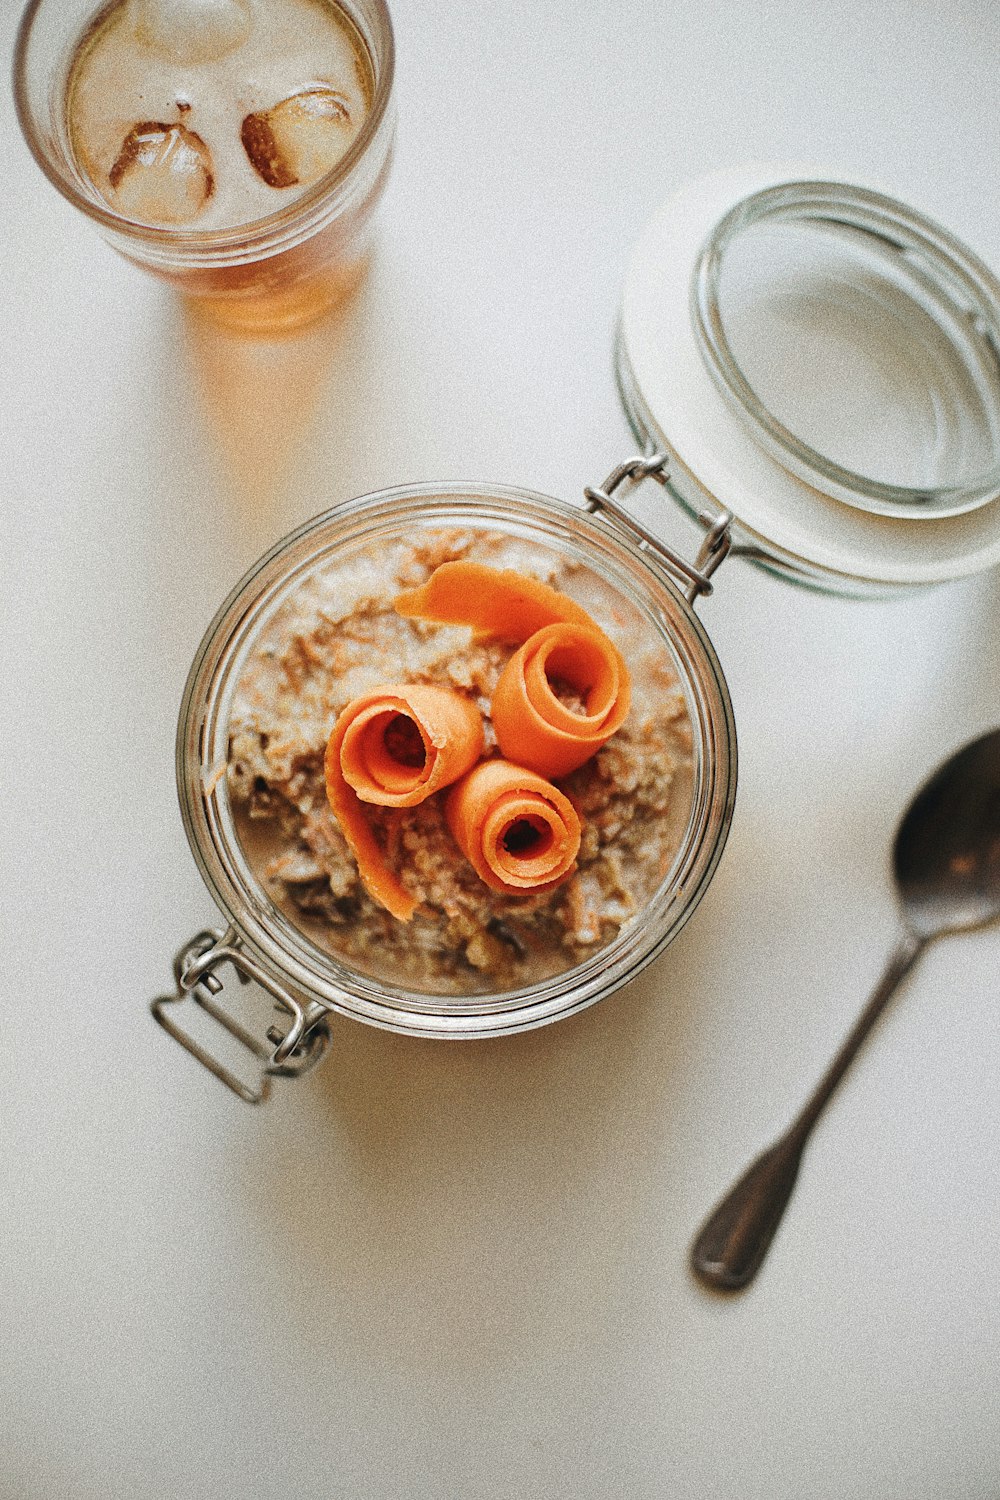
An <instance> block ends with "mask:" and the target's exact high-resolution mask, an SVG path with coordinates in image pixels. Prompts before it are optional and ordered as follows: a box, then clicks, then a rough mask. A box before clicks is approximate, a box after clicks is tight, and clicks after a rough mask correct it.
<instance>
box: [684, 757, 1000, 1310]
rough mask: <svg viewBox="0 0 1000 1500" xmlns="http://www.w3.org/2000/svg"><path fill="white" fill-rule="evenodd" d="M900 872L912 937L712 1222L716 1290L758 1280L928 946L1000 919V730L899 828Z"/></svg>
mask: <svg viewBox="0 0 1000 1500" xmlns="http://www.w3.org/2000/svg"><path fill="white" fill-rule="evenodd" d="M893 870H894V874H895V877H896V886H897V889H898V894H899V901H900V914H901V917H902V929H903V930H902V933H901V934H900V938H899V942H898V943H897V945H896V949H895V951H894V953H893V955H892V957H891V958H890V960H889V964H888V967H887V968H886V971H885V973H884V974H883V976H882V978H881V980H880V981H879V983H878V985H877V986H876V989H875V992H874V994H873V995H872V997H871V999H870V1000H869V1001H868V1004H867V1005H866V1006H865V1008H864V1010H863V1011H862V1012H861V1014H860V1016H859V1017H858V1019H857V1021H856V1022H855V1024H854V1028H853V1030H852V1031H851V1032H850V1034H849V1035H848V1036H847V1038H846V1039H845V1041H844V1042H843V1044H842V1046H841V1048H840V1051H839V1052H838V1053H837V1055H836V1057H834V1059H833V1061H832V1062H831V1064H830V1066H829V1067H828V1068H827V1070H826V1072H825V1073H824V1075H823V1077H822V1078H821V1079H820V1082H819V1084H818V1085H817V1087H816V1090H815V1092H814V1093H813V1095H812V1097H811V1098H810V1099H809V1100H808V1102H807V1103H806V1105H805V1107H804V1108H803V1110H802V1112H801V1114H800V1115H799V1116H798V1118H797V1119H796V1120H795V1121H794V1123H793V1124H792V1125H791V1126H790V1127H789V1129H788V1130H787V1131H786V1132H785V1134H784V1135H783V1136H782V1137H781V1138H780V1139H779V1140H778V1141H776V1142H775V1144H774V1145H773V1146H771V1147H770V1149H769V1150H767V1151H765V1152H764V1153H763V1155H762V1156H759V1157H758V1158H757V1160H756V1161H755V1162H754V1163H753V1165H752V1166H751V1167H749V1168H748V1169H747V1171H746V1172H745V1173H744V1174H743V1176H742V1177H741V1178H740V1180H739V1182H737V1183H736V1185H735V1187H733V1188H732V1189H731V1190H730V1192H729V1193H728V1194H727V1195H726V1197H725V1198H723V1199H722V1201H721V1203H719V1204H718V1206H717V1207H716V1208H715V1210H714V1212H713V1213H712V1214H711V1215H710V1216H709V1218H708V1219H707V1220H706V1222H705V1225H704V1227H703V1228H702V1230H701V1232H700V1234H699V1235H698V1237H697V1239H696V1240H695V1242H694V1244H693V1246H692V1247H691V1267H692V1269H693V1271H694V1272H695V1275H696V1276H698V1277H699V1278H700V1279H701V1280H702V1281H704V1282H705V1283H706V1284H707V1285H708V1286H711V1287H714V1288H717V1289H721V1290H723V1291H737V1290H739V1288H741V1287H744V1286H746V1285H747V1284H748V1283H749V1282H750V1281H752V1280H753V1278H754V1276H755V1275H756V1274H757V1271H758V1270H759V1268H760V1265H761V1262H762V1261H763V1259H764V1257H765V1255H766V1254H767V1251H768V1247H769V1245H770V1243H771V1240H772V1239H773V1237H774V1234H775V1231H776V1230H777V1228H778V1225H779V1223H780V1222H781V1216H782V1214H783V1213H784V1211H785V1206H786V1205H787V1203H788V1200H789V1198H790V1197H791V1195H792V1189H793V1188H794V1186H795V1179H796V1177H797V1176H798V1171H799V1163H800V1162H801V1160H802V1153H803V1151H804V1149H805V1145H806V1141H807V1140H808V1139H809V1134H810V1132H811V1130H812V1128H813V1126H814V1125H815V1124H816V1121H817V1120H818V1119H819V1117H820V1115H821V1114H822V1112H823V1109H824V1108H825V1106H826V1104H827V1102H828V1100H829V1099H830V1096H831V1095H832V1093H833V1091H834V1089H835V1088H836V1087H837V1085H838V1083H839V1082H840V1080H841V1079H842V1078H843V1076H844V1074H845V1073H846V1072H847V1069H848V1067H849V1066H850V1064H851V1062H852V1061H853V1059H854V1055H855V1053H856V1052H857V1051H858V1048H859V1047H860V1046H861V1043H862V1042H863V1041H864V1039H865V1037H866V1036H867V1035H868V1033H869V1031H870V1030H871V1028H872V1026H873V1025H874V1024H875V1022H876V1020H877V1019H878V1017H879V1016H880V1015H881V1013H882V1011H883V1009H884V1008H885V1005H886V1003H887V1001H888V1000H889V997H890V995H892V994H893V992H894V990H895V989H896V986H897V985H898V984H899V982H900V980H901V979H902V978H903V976H904V975H905V974H907V973H908V972H909V970H910V969H911V968H912V967H913V965H914V963H915V962H916V960H917V957H918V956H919V954H920V953H921V952H922V951H923V949H924V947H925V946H926V945H927V944H928V943H929V942H930V941H931V939H932V938H936V937H939V936H940V935H941V934H942V933H946V932H962V931H966V930H968V929H969V928H973V927H980V926H982V924H983V923H985V922H989V921H991V920H992V919H993V918H994V917H997V916H1000V729H995V730H993V732H992V733H990V734H987V735H984V736H983V738H982V739H979V740H974V741H973V742H972V743H971V744H969V745H966V746H965V747H964V749H962V750H959V751H957V753H956V754H955V755H953V756H952V757H951V759H950V760H948V761H946V762H945V764H944V765H943V766H942V767H941V768H940V770H938V771H936V772H935V774H934V775H933V776H932V777H931V779H930V780H929V781H928V782H927V783H926V785H925V786H923V787H921V789H920V791H919V792H918V793H917V795H916V797H915V798H914V799H913V802H912V803H911V804H910V807H909V809H908V811H907V812H906V815H905V816H904V818H903V821H902V823H901V824H900V825H899V829H898V832H897V834H896V842H895V846H894V849H893Z"/></svg>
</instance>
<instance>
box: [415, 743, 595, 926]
mask: <svg viewBox="0 0 1000 1500" xmlns="http://www.w3.org/2000/svg"><path fill="white" fill-rule="evenodd" d="M445 818H446V820H447V823H448V827H449V828H450V829H451V832H452V835H453V837H454V839H455V842H456V843H457V844H458V847H459V848H460V849H461V851H462V853H463V854H464V855H465V857H466V859H467V860H468V861H469V863H470V864H471V865H472V868H473V869H474V870H475V872H476V874H477V875H478V876H479V878H480V880H482V881H484V882H485V883H486V884H487V885H488V886H489V887H490V888H491V889H492V890H494V891H502V892H504V893H505V894H507V895H513V896H517V895H520V896H525V895H530V894H532V893H535V892H542V891H548V890H552V889H553V888H554V887H555V886H557V885H559V883H560V882H561V881H562V880H564V879H565V878H566V876H567V875H568V874H569V873H570V871H571V870H572V869H573V867H574V864H575V862H576V856H577V853H578V852H579V849H580V819H579V817H578V816H577V813H576V809H575V808H574V807H573V804H572V803H571V802H570V800H569V798H568V797H565V796H564V795H563V793H562V792H560V791H559V789H558V788H557V787H554V786H552V784H551V783H550V782H548V781H546V780H545V778H544V777H542V776H539V775H537V773H536V772H534V771H530V770H527V769H526V768H525V767H523V766H515V765H512V764H511V763H510V762H509V761H506V760H484V761H481V762H480V763H479V765H478V766H476V767H475V769H474V770H472V771H470V772H469V773H468V775H467V776H464V777H463V778H462V780H461V781H459V782H457V783H456V785H455V786H453V787H452V789H451V791H450V792H449V793H448V797H447V800H446V802H445Z"/></svg>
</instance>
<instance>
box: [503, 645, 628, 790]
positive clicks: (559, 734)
mask: <svg viewBox="0 0 1000 1500" xmlns="http://www.w3.org/2000/svg"><path fill="white" fill-rule="evenodd" d="M558 684H565V685H566V687H568V688H570V689H572V691H573V692H574V694H575V695H576V696H577V697H579V698H580V699H581V700H582V702H583V709H582V712H579V713H577V712H575V711H574V710H573V709H572V708H570V707H568V706H567V705H566V704H565V703H564V702H563V701H562V700H561V699H560V698H559V696H558V695H557V692H556V685H558ZM630 696H631V695H630V688H629V678H628V672H627V671H626V669H625V664H624V662H623V661H622V659H621V657H620V656H619V654H618V652H617V650H616V649H615V647H614V646H613V645H612V644H611V642H610V641H609V640H608V638H607V636H606V635H604V634H603V633H602V632H601V631H599V630H597V629H596V628H595V627H593V626H590V627H587V626H583V625H570V624H565V623H562V624H557V625H546V626H545V627H544V628H543V629H542V630H536V632H535V634H534V635H533V636H531V637H529V639H528V640H527V641H526V642H525V643H524V645H523V646H522V647H521V648H520V649H519V650H518V651H517V652H515V654H514V655H513V656H512V657H511V659H510V661H509V662H508V663H507V665H506V666H505V667H504V670H503V672H502V674H501V677H500V681H499V682H498V683H497V686H496V691H495V692H494V694H493V702H492V705H491V707H490V714H491V716H492V719H493V728H494V730H495V732H496V737H497V744H498V745H499V746H500V749H501V750H502V751H503V753H504V755H506V756H507V757H508V759H510V760H516V761H517V762H518V763H519V764H520V765H523V766H530V767H531V769H532V770H534V771H540V772H542V774H543V775H545V776H566V775H568V774H569V772H570V771H575V770H576V768H577V766H582V765H583V763H584V761H585V760H589V759H590V757H591V756H592V755H593V754H594V752H595V751H596V750H599V749H600V748H601V746H602V745H603V744H604V743H605V742H606V741H607V740H609V739H610V738H611V736H612V735H613V734H614V733H615V732H616V731H617V730H619V729H620V728H621V726H622V725H623V724H624V722H625V719H626V717H627V715H628V710H629V702H630Z"/></svg>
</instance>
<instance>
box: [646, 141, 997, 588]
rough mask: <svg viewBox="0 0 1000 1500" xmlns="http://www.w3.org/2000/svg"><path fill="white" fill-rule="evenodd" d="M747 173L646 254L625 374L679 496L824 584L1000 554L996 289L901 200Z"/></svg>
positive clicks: (728, 175)
mask: <svg viewBox="0 0 1000 1500" xmlns="http://www.w3.org/2000/svg"><path fill="white" fill-rule="evenodd" d="M787 176H788V174H787V173H786V174H781V173H778V172H776V171H775V170H774V169H771V168H766V167H764V168H743V169H740V170H738V171H732V172H725V173H720V174H717V175H715V176H713V177H710V178H707V179H703V180H702V181H700V182H696V183H692V184H689V185H688V186H686V187H685V188H683V189H682V190H681V191H680V192H679V193H678V194H677V195H676V196H675V197H674V198H673V199H671V200H670V202H668V203H667V204H666V205H665V207H664V208H663V210H661V212H660V213H659V214H658V215H657V217H656V218H655V219H654V220H653V221H652V223H651V224H650V225H649V226H648V227H647V229H646V231H645V232H644V234H643V236H642V238H641V239H640V242H639V244H638V246H637V247H636V250H635V252H634V255H633V258H632V262H631V265H630V268H629V273H628V277H627V281H626V287H625V295H624V300H623V308H622V321H621V336H620V347H619V362H620V368H621V376H622V385H623V391H624V394H625V397H626V403H627V404H628V405H629V407H630V412H631V414H632V416H633V418H634V419H636V421H637V425H639V426H640V427H642V428H643V429H645V430H646V431H647V433H648V435H649V436H650V437H651V438H652V440H653V441H654V442H655V443H656V444H657V445H658V446H659V445H663V446H665V447H667V448H668V449H669V450H670V452H671V454H672V460H673V462H672V467H673V469H674V472H675V478H676V482H677V489H678V491H679V492H680V494H681V496H682V498H685V497H686V494H687V495H689V494H691V493H692V492H693V493H694V495H695V496H696V497H698V498H701V497H703V496H705V495H706V494H707V495H708V496H709V497H711V498H713V499H714V500H716V501H717V502H718V503H719V504H720V505H722V506H724V507H725V508H727V509H729V510H731V511H732V512H733V513H734V515H735V517H736V519H737V522H738V525H739V528H740V529H741V530H742V531H743V532H744V534H745V536H746V539H747V541H748V543H749V546H750V548H751V549H752V550H754V551H756V552H757V553H758V554H759V555H760V556H761V558H762V559H763V560H767V559H768V558H771V559H777V560H778V561H779V563H784V564H785V565H786V569H787V570H788V571H792V572H797V573H799V574H801V575H804V576H808V577H811V578H812V580H813V581H819V582H821V583H824V584H825V585H826V586H829V587H834V588H837V587H840V588H845V589H851V588H852V587H856V586H858V585H861V586H875V587H884V588H891V587H893V586H906V585H910V586H912V585H915V584H924V583H933V582H940V581H943V580H944V579H947V578H952V577H958V576H961V575H963V574H967V573H972V572H976V571H979V570H981V569H983V568H986V567H990V566H992V565H994V564H996V563H997V562H1000V285H998V283H997V281H996V280H995V278H994V277H993V276H992V275H991V274H990V272H989V271H988V270H987V268H986V267H985V266H984V265H982V263H981V262H980V261H978V260H977V259H976V257H975V256H973V255H972V254H971V253H970V252H969V251H968V250H966V249H965V248H964V247H963V246H962V245H961V244H960V243H959V242H958V241H957V240H956V239H954V237H953V236H951V235H949V234H948V233H947V232H946V231H944V230H942V229H940V228H939V227H938V226H937V225H935V224H933V223H932V222H931V221H930V220H928V219H926V218H924V217H923V216H922V215H920V214H917V213H916V212H914V211H913V210H912V209H909V208H907V207H905V206H904V205H903V204H900V203H898V202H896V201H895V200H893V199H891V198H887V197H885V196H883V195H881V194H877V193H874V192H871V191H868V190H867V189H863V188H858V187H852V186H849V185H846V184H843V183H837V182H828V181H819V180H816V179H815V178H809V179H804V178H799V179H796V180H792V181H789V180H786V179H787Z"/></svg>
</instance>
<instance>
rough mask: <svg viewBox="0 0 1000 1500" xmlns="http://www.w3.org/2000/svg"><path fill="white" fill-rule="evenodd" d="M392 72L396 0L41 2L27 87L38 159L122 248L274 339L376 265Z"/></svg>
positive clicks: (237, 322)
mask: <svg viewBox="0 0 1000 1500" xmlns="http://www.w3.org/2000/svg"><path fill="white" fill-rule="evenodd" d="M70 12H71V13H72V17H70V16H69V15H68V13H70ZM71 20H72V21H73V22H75V29H74V26H73V25H71ZM71 33H72V34H71ZM392 72H393V46H392V29H391V23H390V21H389V16H388V12H387V11H386V9H385V5H384V0H342V3H340V0H112V3H111V4H109V5H106V6H105V7H104V8H103V9H100V10H97V11H96V12H95V11H94V10H93V7H92V0H91V4H90V5H88V4H87V3H85V0H33V3H32V4H31V5H30V6H29V8H28V10H27V11H26V13H25V16H24V18H23V21H22V24H21V31H20V34H19V38H18V47H17V56H16V62H15V85H16V93H17V102H18V109H19V114H20V118H21V123H22V126H23V128H24V131H25V135H26V137H27V139H28V143H29V145H30V146H31V148H32V150H33V151H34V154H35V156H36V159H37V160H38V161H39V163H40V164H41V166H42V167H43V169H44V170H45V172H46V173H47V175H48V176H49V178H50V179H51V180H52V181H53V182H54V183H55V184H56V186H57V187H58V188H59V189H60V191H62V192H63V193H64V194H65V196H66V197H68V198H69V199H70V201H72V202H74V203H75V204H76V205H77V207H79V208H81V209H82V210H83V211H84V212H85V213H87V214H88V216H89V217H91V218H93V219H94V220H95V221H96V222H97V223H98V224H99V226H100V228H101V229H102V231H103V233H104V234H105V237H106V238H107V239H109V240H110V242H111V243H112V244H113V245H114V246H115V248H116V249H118V250H119V251H121V253H122V254H124V255H125V256H127V257H128V258H129V259H130V260H133V261H134V262H136V263H137V264H139V265H141V266H143V267H144V268H145V269H147V270H150V271H152V272H153V273H154V274H156V275H158V276H160V277H162V278H164V279H166V280H168V281H170V282H171V283H172V284H174V285H175V286H177V287H178V289H179V290H180V291H181V292H183V293H184V294H185V295H186V296H188V297H190V298H192V299H195V301H196V305H197V306H198V307H199V308H200V309H201V310H203V311H204V312H205V313H207V314H208V315H209V316H210V317H212V318H213V319H215V320H216V321H219V322H222V323H225V324H228V325H230V326H233V327H237V328H243V329H247V330H260V331H273V330H281V329H285V328H294V327H296V326H298V325H300V324H302V323H304V322H307V321H309V320H310V319H312V318H314V317H316V316H318V315H319V314H320V313H322V312H324V311H326V310H327V309H328V308H330V307H331V306H333V305H334V304H335V303H336V302H338V301H339V300H341V299H342V298H343V297H344V296H345V295H346V294H347V293H348V292H349V291H350V290H351V289H352V287H353V286H354V285H355V284H356V282H357V280H358V279H359V277H360V274H361V272H362V270H363V269H364V266H365V263H366V259H367V255H368V251H369V248H370V241H371V227H372V218H373V214H374V211H375V208H376V205H377V203H378V200H379V197H380V195H381V192H382V188H383V186H384V183H385V179H386V176H387V173H388V169H389V162H390V156H391V147H392V135H393V123H394V122H393V110H392V100H391V90H392Z"/></svg>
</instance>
